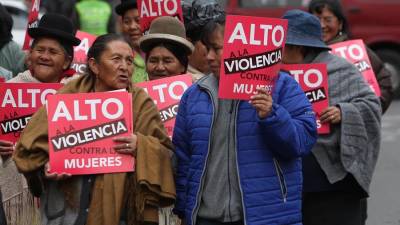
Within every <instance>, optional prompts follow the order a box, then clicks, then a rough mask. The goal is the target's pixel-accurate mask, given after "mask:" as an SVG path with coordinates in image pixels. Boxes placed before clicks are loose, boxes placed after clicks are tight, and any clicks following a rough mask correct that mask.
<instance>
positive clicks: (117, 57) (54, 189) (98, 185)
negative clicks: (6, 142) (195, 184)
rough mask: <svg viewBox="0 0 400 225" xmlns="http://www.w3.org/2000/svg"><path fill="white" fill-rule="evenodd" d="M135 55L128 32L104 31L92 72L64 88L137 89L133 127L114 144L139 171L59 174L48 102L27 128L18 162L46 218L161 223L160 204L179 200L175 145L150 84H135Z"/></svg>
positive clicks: (93, 51)
mask: <svg viewBox="0 0 400 225" xmlns="http://www.w3.org/2000/svg"><path fill="white" fill-rule="evenodd" d="M133 57H134V56H133V52H132V49H131V47H130V46H129V44H128V43H127V42H126V41H125V39H124V38H123V37H122V36H119V35H116V34H107V35H103V36H99V37H98V38H97V39H96V40H95V42H94V43H93V45H92V47H91V48H90V49H89V52H88V67H87V68H88V74H87V75H85V76H82V77H80V78H78V79H76V80H74V81H72V82H70V83H68V84H67V85H65V86H64V88H63V89H62V90H61V91H60V93H64V94H66V93H88V92H108V91H115V90H121V89H123V90H127V91H128V92H130V93H132V109H131V110H132V113H133V130H134V133H132V134H129V135H126V136H124V137H118V138H114V139H113V141H114V143H115V144H114V145H113V146H110V147H111V148H112V149H113V150H115V151H116V152H117V153H119V154H126V155H129V156H132V158H134V159H135V162H136V165H135V172H129V173H109V174H96V175H87V176H71V174H66V173H61V174H58V173H53V172H51V168H49V163H48V161H49V152H48V150H49V144H48V129H47V123H48V122H47V121H48V118H47V113H46V109H45V108H41V109H40V110H39V111H38V112H37V113H36V114H35V115H34V116H33V118H32V119H31V121H30V123H29V124H28V126H27V127H26V128H25V130H24V133H23V135H22V137H21V138H20V141H19V142H18V144H17V146H16V153H15V162H16V165H17V166H18V168H19V170H20V171H21V172H23V173H24V175H25V176H26V177H27V180H28V183H29V185H30V187H31V190H32V191H33V193H34V194H35V195H36V196H40V197H41V206H42V208H41V211H42V220H43V221H42V224H85V225H98V224H103V225H108V224H139V223H141V222H147V223H149V224H157V223H158V207H164V206H168V205H172V204H173V202H174V199H175V186H174V180H173V172H172V165H171V162H170V158H171V154H172V144H171V141H170V139H169V138H168V136H167V133H166V131H165V129H164V127H163V125H162V122H161V119H160V116H159V112H158V110H157V109H156V106H155V105H154V103H153V101H152V100H151V99H150V97H149V96H148V95H147V94H146V92H145V91H144V90H143V89H140V88H137V87H133V86H132V85H131V75H132V72H133V71H132V70H133V66H132V63H133ZM93 107H94V108H95V109H96V110H97V108H96V107H100V106H96V105H94V106H93ZM132 160H133V159H132Z"/></svg>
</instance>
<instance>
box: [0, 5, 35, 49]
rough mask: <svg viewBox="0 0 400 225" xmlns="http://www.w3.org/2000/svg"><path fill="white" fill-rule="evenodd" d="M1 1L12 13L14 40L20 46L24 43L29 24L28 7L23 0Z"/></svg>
mask: <svg viewBox="0 0 400 225" xmlns="http://www.w3.org/2000/svg"><path fill="white" fill-rule="evenodd" d="M0 3H1V4H2V5H3V6H4V7H5V8H6V9H7V11H8V12H9V13H10V14H11V16H12V18H13V21H14V26H13V29H12V35H13V40H14V41H15V42H17V43H18V44H19V45H20V46H22V45H23V44H24V40H25V32H26V27H27V25H28V14H29V13H28V9H27V7H26V5H25V4H24V2H23V1H16V0H0Z"/></svg>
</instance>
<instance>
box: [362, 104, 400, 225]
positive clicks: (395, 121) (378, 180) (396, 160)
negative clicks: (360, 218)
mask: <svg viewBox="0 0 400 225" xmlns="http://www.w3.org/2000/svg"><path fill="white" fill-rule="evenodd" d="M368 203H369V205H368V207H369V208H368V220H367V225H400V101H396V102H393V103H392V105H391V106H390V108H389V111H388V112H387V113H386V114H385V115H384V116H383V122H382V145H381V151H380V155H379V160H378V164H377V166H376V170H375V174H374V178H373V180H372V184H371V197H370V198H369V201H368Z"/></svg>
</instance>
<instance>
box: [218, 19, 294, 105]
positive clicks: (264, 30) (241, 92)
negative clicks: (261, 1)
mask: <svg viewBox="0 0 400 225" xmlns="http://www.w3.org/2000/svg"><path fill="white" fill-rule="evenodd" d="M286 29H287V20H282V19H275V18H262V17H248V16H232V15H229V16H227V19H226V25H225V35H224V52H223V58H222V59H221V72H220V85H219V93H218V94H219V97H220V98H228V99H243V100H248V99H250V96H252V95H253V94H254V93H255V91H256V88H258V87H261V88H265V89H267V90H268V91H272V87H273V85H274V83H275V81H276V78H277V75H278V72H279V69H280V66H281V65H280V64H281V61H282V50H283V48H284V45H285V40H286Z"/></svg>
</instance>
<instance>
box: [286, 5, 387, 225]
mask: <svg viewBox="0 0 400 225" xmlns="http://www.w3.org/2000/svg"><path fill="white" fill-rule="evenodd" d="M283 18H284V19H287V20H288V36H287V41H286V46H285V51H284V55H283V62H284V63H286V64H298V63H325V64H327V69H328V84H329V107H327V108H326V109H325V110H324V111H323V112H322V114H321V117H320V119H321V122H322V123H328V124H330V128H331V132H330V133H329V134H327V135H319V137H318V139H317V144H316V145H315V146H314V147H313V149H312V154H310V155H308V156H306V157H304V158H303V178H304V186H303V224H304V225H320V224H324V225H334V224H335V225H336V224H341V225H347V224H348V225H354V224H361V214H362V205H361V201H360V200H361V199H362V198H365V197H367V196H368V191H369V185H370V183H371V178H372V173H373V171H374V167H375V164H376V161H377V159H378V153H379V145H380V121H381V107H380V104H379V99H378V97H376V95H375V94H374V93H373V92H372V91H371V89H370V88H369V86H368V84H367V83H366V82H365V80H364V79H363V77H362V75H361V74H360V72H359V71H358V70H357V68H356V67H355V66H353V65H352V64H350V63H349V62H347V61H346V60H345V59H343V58H340V57H337V56H334V55H332V54H330V53H329V50H330V48H329V47H328V46H327V45H326V44H325V43H324V42H323V40H322V38H321V37H322V31H321V27H320V24H319V21H318V18H317V17H315V16H313V15H311V14H309V13H306V12H303V11H300V10H291V11H288V12H286V14H285V15H284V16H283Z"/></svg>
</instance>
